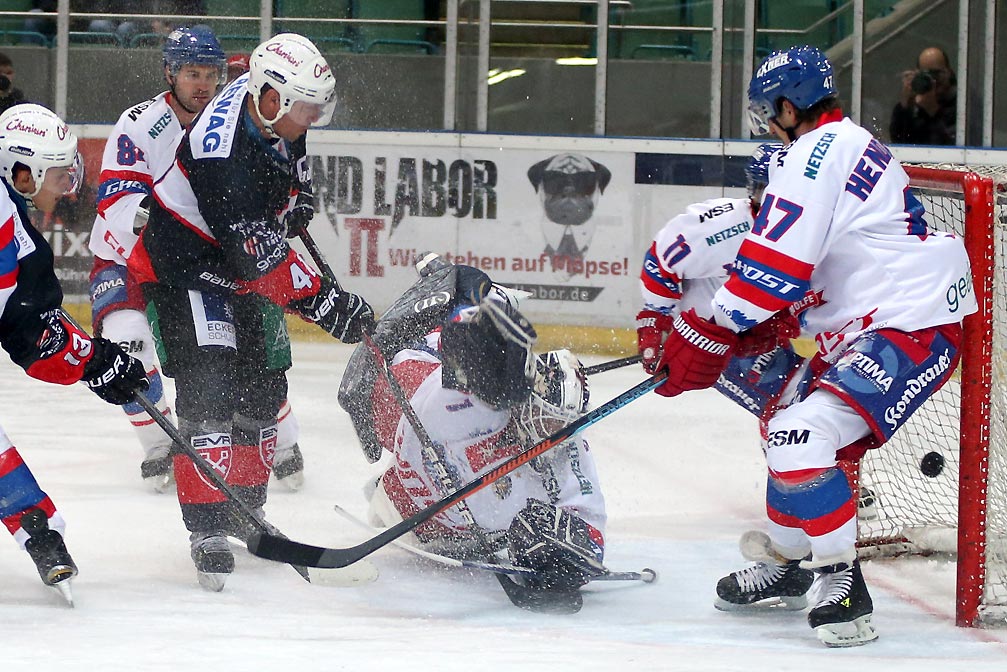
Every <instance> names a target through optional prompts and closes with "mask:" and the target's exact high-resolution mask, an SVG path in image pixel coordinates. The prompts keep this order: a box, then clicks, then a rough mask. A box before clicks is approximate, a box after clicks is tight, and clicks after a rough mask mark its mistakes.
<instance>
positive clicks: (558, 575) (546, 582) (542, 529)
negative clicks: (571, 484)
mask: <svg viewBox="0 0 1007 672" xmlns="http://www.w3.org/2000/svg"><path fill="white" fill-rule="evenodd" d="M603 543H604V542H603V541H602V536H601V532H599V531H598V530H597V529H595V528H594V527H592V526H591V525H588V524H587V522H585V521H584V519H582V518H580V517H579V516H576V515H574V514H572V513H570V512H569V511H567V510H565V509H560V508H557V507H555V506H553V505H552V504H547V503H545V502H543V501H540V500H538V499H531V498H529V499H528V502H527V504H526V505H525V507H524V508H523V509H521V511H520V512H518V514H517V516H516V517H515V518H514V520H512V521H511V524H510V527H509V528H508V530H507V552H508V554H509V556H510V560H511V562H512V563H514V564H515V565H517V566H518V567H527V568H529V569H533V570H535V571H536V572H537V574H536V575H535V576H534V577H529V578H527V579H526V580H525V583H526V584H527V585H528V586H529V587H532V588H540V589H542V590H554V591H572V590H577V589H578V588H580V587H581V586H583V585H584V584H586V583H587V582H588V581H590V580H591V579H592V578H594V577H596V576H601V575H602V574H604V573H605V572H606V569H605V565H603V564H602V557H603V550H602V544H603Z"/></svg>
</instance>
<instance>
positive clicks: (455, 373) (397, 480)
mask: <svg viewBox="0 0 1007 672" xmlns="http://www.w3.org/2000/svg"><path fill="white" fill-rule="evenodd" d="M429 296H435V297H448V296H450V297H451V299H450V300H448V301H441V302H427V301H424V298H425V297H429ZM417 305H423V306H425V308H424V309H423V310H422V311H421V313H420V314H419V315H418V314H417V311H416V310H414V306H417ZM375 340H376V341H377V342H378V343H380V344H381V348H382V350H383V351H385V352H387V353H388V358H389V362H390V365H391V366H390V372H391V375H393V376H394V377H395V380H396V381H397V382H398V384H399V385H400V386H401V388H402V390H403V392H404V393H405V395H406V396H407V397H408V398H409V401H410V403H411V405H412V407H413V408H414V409H415V411H416V415H417V416H418V418H419V421H420V424H421V425H422V427H423V430H425V432H426V433H427V434H429V438H430V440H432V442H433V444H434V449H435V450H436V452H437V454H438V460H439V461H440V462H442V463H443V467H444V468H445V469H446V471H447V473H449V474H451V475H452V477H453V478H454V480H455V481H456V485H458V484H463V483H467V482H468V481H470V480H472V479H474V478H476V477H477V476H479V475H481V474H484V473H486V471H488V470H490V469H492V468H493V467H494V466H495V465H497V464H499V463H500V462H502V461H504V460H506V459H507V458H510V457H512V456H513V455H515V454H516V453H517V452H519V451H521V450H523V449H524V448H527V447H529V446H530V445H532V444H534V443H537V442H538V441H540V440H541V439H543V438H545V437H547V436H548V435H550V434H551V433H552V432H554V431H556V430H558V429H559V428H561V427H563V426H565V425H567V424H569V423H570V422H571V421H573V420H574V419H576V418H577V417H579V416H580V415H581V414H582V413H584V412H585V410H586V407H587V402H588V387H587V380H586V377H585V376H584V375H583V372H582V369H581V365H580V362H579V361H577V359H576V357H574V356H573V354H571V353H570V352H569V351H568V350H557V351H552V352H548V353H544V354H541V355H539V356H538V357H535V355H533V354H532V352H531V347H532V344H533V343H534V341H535V331H534V329H533V328H532V326H531V325H530V324H529V323H528V322H527V320H525V318H524V317H523V316H522V315H521V314H520V313H519V312H518V311H517V308H516V306H515V305H514V299H513V298H511V297H509V296H508V294H507V293H506V292H504V291H503V290H502V289H501V288H499V287H497V286H495V285H493V284H492V283H491V282H490V280H489V278H488V277H487V276H486V275H485V274H484V273H483V272H482V271H479V270H477V269H474V268H471V267H468V266H464V265H455V266H451V265H444V266H442V267H440V268H439V269H438V270H435V271H433V272H431V273H429V274H428V275H426V276H425V277H424V278H422V279H421V280H420V281H419V282H418V283H417V284H416V285H414V286H413V287H412V288H411V289H410V290H409V291H407V292H406V293H405V294H404V295H403V297H402V298H401V299H400V300H399V301H397V302H396V304H395V305H393V307H392V308H391V309H389V311H388V312H387V313H386V314H385V315H384V317H383V318H382V320H381V321H379V323H378V326H377V329H376V331H375ZM375 369H376V367H375V366H374V364H373V362H372V361H371V358H370V355H369V354H368V353H367V352H366V351H364V350H363V349H362V347H361V348H358V352H357V353H355V355H354V358H352V359H351V361H350V363H349V365H348V366H347V371H346V375H345V376H344V378H343V382H342V385H341V389H340V403H341V404H342V405H343V407H344V408H346V409H347V410H348V411H349V412H350V414H351V417H352V418H353V420H354V425H355V427H356V428H357V431H358V435H359V436H360V439H361V443H362V444H363V445H364V446H365V447H366V446H367V444H368V443H371V444H372V445H374V446H376V447H377V449H378V450H379V451H380V452H381V454H382V455H383V458H379V459H381V462H380V465H379V466H380V468H381V469H382V472H381V474H380V476H379V477H377V478H376V479H375V480H373V481H371V487H369V488H368V491H369V492H368V494H369V497H370V518H371V522H372V524H375V525H393V524H395V523H397V522H399V521H400V520H402V519H403V518H404V517H408V516H410V515H413V514H414V513H416V512H417V511H418V510H420V509H423V508H425V507H427V506H429V505H430V504H432V503H433V502H434V501H436V500H437V499H440V498H441V497H442V496H444V495H446V494H448V493H449V492H450V491H451V488H450V487H445V484H443V483H442V482H441V478H440V476H439V475H438V467H437V465H435V464H433V463H431V460H430V459H428V457H426V456H425V454H424V445H423V440H422V439H421V438H420V437H419V436H417V432H416V431H415V430H414V428H413V426H412V425H411V424H410V422H409V420H408V419H407V418H406V417H404V416H403V414H402V413H401V411H399V406H398V404H397V403H396V401H395V398H394V396H392V394H391V393H390V389H389V384H388V382H387V379H386V378H384V377H383V375H374V372H375ZM465 502H466V503H467V505H468V507H469V509H470V510H471V513H472V517H473V518H474V520H475V522H476V524H477V525H478V526H479V527H480V528H481V536H482V537H483V539H485V540H488V541H489V544H490V546H492V550H493V551H501V552H502V551H503V550H504V549H506V550H507V552H508V554H509V559H510V561H511V562H512V563H513V564H516V565H518V566H523V567H528V568H532V569H535V570H537V571H538V572H539V574H538V576H537V578H535V579H530V580H529V583H530V585H533V587H535V588H542V589H543V590H547V591H554V592H556V593H559V594H564V593H570V592H575V591H577V589H578V588H579V587H580V586H581V585H583V584H585V583H587V581H589V580H590V579H591V577H592V576H595V575H597V574H598V573H601V572H603V571H604V567H603V566H602V565H601V561H602V557H603V549H604V538H603V531H604V528H605V520H606V514H605V502H604V499H603V497H602V493H601V489H600V487H599V482H598V474H597V471H596V468H595V464H594V460H593V457H592V455H591V452H590V451H589V449H588V445H587V442H586V441H585V440H584V439H583V438H580V437H576V438H573V439H571V440H570V441H567V442H566V443H564V444H562V445H560V446H557V447H556V448H553V449H552V450H551V451H549V452H547V453H545V454H544V455H542V456H541V457H539V458H537V459H535V460H533V461H532V462H531V463H530V464H528V465H526V466H524V467H522V468H520V469H518V470H517V471H515V472H513V473H512V474H510V475H508V476H506V477H504V478H501V479H500V480H498V481H496V482H495V483H494V484H493V487H492V488H486V489H484V490H482V491H480V492H477V493H475V494H473V495H472V496H470V497H468V498H467V499H466V500H465ZM414 543H418V544H419V545H420V546H421V547H422V548H423V549H425V550H428V551H433V552H437V553H440V554H444V555H448V556H450V557H455V558H465V559H480V560H484V559H486V551H487V548H486V542H485V541H483V540H480V539H477V535H475V534H473V532H472V530H471V529H470V527H469V525H467V524H466V520H465V518H464V517H463V516H462V515H460V513H459V511H458V509H457V508H452V509H449V510H447V511H445V512H444V513H442V514H439V515H438V516H436V517H434V518H433V519H432V520H430V521H429V522H427V523H425V524H423V525H421V526H419V527H418V528H417V529H416V530H415V538H414ZM576 597H577V599H578V600H579V596H576Z"/></svg>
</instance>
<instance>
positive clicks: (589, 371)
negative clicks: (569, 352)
mask: <svg viewBox="0 0 1007 672" xmlns="http://www.w3.org/2000/svg"><path fill="white" fill-rule="evenodd" d="M641 359H643V356H642V355H632V356H630V357H623V358H622V359H613V360H612V361H610V362H602V363H601V364H595V365H594V366H585V367H584V375H585V376H593V375H594V374H596V373H604V372H605V371H611V370H612V369H619V368H622V367H624V366H630V365H631V364H636V363H637V362H639V361H640V360H641Z"/></svg>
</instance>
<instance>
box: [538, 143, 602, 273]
mask: <svg viewBox="0 0 1007 672" xmlns="http://www.w3.org/2000/svg"><path fill="white" fill-rule="evenodd" d="M611 179H612V173H611V171H609V169H608V168H606V167H605V166H603V165H602V164H600V163H598V162H597V161H592V160H591V159H589V158H587V157H586V156H582V155H580V154H557V155H556V156H552V157H549V158H548V159H545V160H544V161H539V162H538V163H536V164H535V165H533V166H532V167H531V168H529V169H528V180H529V181H530V182H531V184H532V186H533V187H534V188H535V193H536V194H538V197H539V201H540V202H541V203H542V210H543V212H544V214H545V218H546V220H548V221H544V222H543V223H542V233H543V235H544V237H545V241H546V247H545V253H546V254H548V255H550V256H554V257H569V258H573V259H580V258H582V257H583V256H584V252H585V251H586V250H587V248H588V245H589V244H590V242H591V237H592V235H593V233H594V227H593V226H591V225H589V224H588V220H590V219H591V215H593V214H594V209H595V206H596V205H597V204H598V199H599V198H600V197H601V195H602V193H603V192H604V191H605V187H606V186H608V183H609V181H610V180H611Z"/></svg>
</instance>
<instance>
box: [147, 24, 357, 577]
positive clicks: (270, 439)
mask: <svg viewBox="0 0 1007 672" xmlns="http://www.w3.org/2000/svg"><path fill="white" fill-rule="evenodd" d="M334 91H335V80H334V78H333V75H332V72H331V71H330V70H329V66H328V64H327V63H326V62H325V59H324V58H322V56H321V54H319V52H318V50H317V48H316V47H315V46H314V45H313V44H312V43H311V42H310V41H309V40H307V39H306V38H304V37H301V36H300V35H294V34H289V33H288V34H281V35H277V36H276V37H273V38H271V39H269V40H267V41H266V42H263V43H262V44H260V45H259V46H258V47H256V49H255V50H254V51H253V53H252V55H251V58H250V71H249V73H248V74H247V75H243V76H241V77H239V78H237V79H236V80H234V81H233V82H231V83H230V84H228V85H227V86H225V87H224V89H223V90H222V91H221V92H220V93H219V94H218V95H217V97H216V98H214V100H212V101H211V102H210V104H209V105H208V106H207V107H206V109H205V110H204V111H203V112H202V113H201V114H200V116H199V117H197V118H196V120H195V121H194V122H193V124H192V126H190V128H189V129H188V130H187V131H186V134H185V135H184V136H183V138H182V141H181V144H180V146H179V149H178V153H177V157H176V159H175V162H174V164H173V165H172V167H171V168H170V169H169V170H168V171H167V173H165V175H164V176H163V177H162V178H161V179H160V180H158V182H157V183H156V184H155V185H154V191H153V197H154V198H153V204H152V206H151V212H150V219H149V222H148V224H147V226H146V228H145V229H144V230H143V233H142V235H141V237H140V241H139V242H138V243H137V245H136V247H134V249H133V254H132V255H131V256H130V258H129V262H128V263H129V268H130V270H131V271H132V272H134V273H136V276H137V279H138V280H139V281H140V282H141V284H142V286H143V290H144V295H145V296H146V298H147V300H148V301H149V306H148V311H149V314H148V317H149V319H150V320H151V322H152V326H153V330H154V335H155V339H156V341H157V342H158V345H159V348H160V350H159V353H158V354H159V358H160V360H161V363H162V366H163V370H164V373H165V374H166V375H168V376H170V377H172V378H174V379H175V386H176V413H177V415H178V424H179V430H180V431H181V432H182V434H183V435H185V436H186V437H187V438H188V439H189V440H190V441H191V442H192V446H193V448H195V450H196V451H198V452H199V453H200V454H201V455H203V456H204V457H205V458H206V459H207V460H208V461H209V462H210V463H211V464H212V465H214V467H215V468H217V469H218V470H219V471H220V473H221V474H222V475H223V476H224V478H225V479H226V480H227V482H228V483H229V484H230V485H231V486H232V487H233V488H234V489H235V490H236V491H237V492H238V493H239V494H240V496H242V497H244V498H245V499H246V501H247V503H248V504H249V505H251V506H255V507H261V506H262V505H263V504H264V503H265V500H266V488H265V486H266V481H267V479H268V476H269V468H270V465H271V464H272V461H273V454H274V451H275V446H276V415H277V411H278V410H279V408H280V403H281V402H282V401H283V400H284V399H285V398H286V393H287V386H286V378H285V373H284V372H285V371H286V369H287V368H289V366H290V350H289V341H288V339H287V338H286V331H285V325H284V322H283V312H284V310H286V311H288V312H293V313H297V314H299V315H300V316H301V317H303V318H304V319H305V320H308V321H310V322H314V323H316V324H318V325H319V326H320V327H322V328H323V329H324V330H325V331H327V332H329V333H330V334H332V335H333V336H335V337H336V338H338V339H340V340H342V341H344V342H347V343H353V342H356V341H358V340H360V338H361V335H362V334H363V333H364V332H365V331H369V330H371V329H372V328H373V323H374V316H373V312H372V310H371V308H370V306H369V305H368V304H367V302H366V301H364V300H363V299H362V298H361V297H359V296H357V295H355V294H351V293H349V292H346V291H343V290H342V289H341V288H339V287H338V286H336V285H335V283H334V282H333V281H332V280H330V279H329V278H327V277H323V276H320V275H319V274H318V272H317V271H315V270H314V269H313V268H312V267H311V265H310V264H308V263H307V262H306V261H305V260H304V259H303V258H302V257H301V256H300V255H299V254H298V253H297V252H295V251H294V250H293V249H291V247H290V245H289V244H288V242H287V240H286V234H287V233H288V224H289V221H288V218H287V214H288V213H289V211H290V210H291V209H292V206H294V205H295V202H292V201H295V199H292V198H291V194H292V193H294V192H293V191H292V190H293V189H294V187H295V184H296V183H297V182H298V181H299V179H300V178H301V177H302V176H303V172H302V171H305V170H306V163H307V162H306V161H305V160H304V156H303V146H304V144H303V141H304V136H305V134H306V132H307V129H308V128H309V127H310V126H313V125H314V126H318V125H325V124H327V123H328V122H329V119H330V118H331V116H332V110H333V108H334V106H335V93H334ZM174 461H175V464H174V469H175V478H176V482H177V490H178V498H179V503H180V505H181V509H182V518H183V520H184V522H185V525H186V527H187V528H188V530H189V531H190V533H191V535H190V543H191V555H192V559H193V562H194V563H195V565H196V571H197V577H198V578H199V581H200V584H201V585H202V586H203V587H205V588H207V589H210V590H222V589H223V586H224V581H225V580H226V577H227V575H228V574H230V572H231V571H233V568H234V557H233V555H232V553H231V550H230V547H229V545H228V542H227V537H228V536H232V537H236V538H238V539H244V537H245V536H246V535H247V533H248V532H249V531H250V530H248V529H247V528H246V527H245V526H244V525H243V524H241V522H240V521H237V520H236V519H235V516H234V511H233V504H232V503H231V502H229V501H228V500H227V498H226V497H225V496H224V495H223V493H221V492H220V491H218V490H217V489H216V488H214V487H212V486H211V485H209V484H208V483H207V482H205V481H204V480H203V478H202V477H201V476H200V475H199V473H198V471H197V470H196V469H195V467H194V466H193V464H192V461H191V460H190V459H189V458H188V457H187V456H183V455H177V456H175V458H174Z"/></svg>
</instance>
